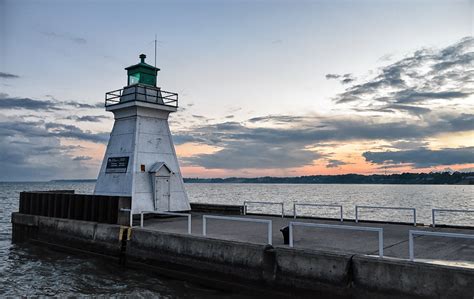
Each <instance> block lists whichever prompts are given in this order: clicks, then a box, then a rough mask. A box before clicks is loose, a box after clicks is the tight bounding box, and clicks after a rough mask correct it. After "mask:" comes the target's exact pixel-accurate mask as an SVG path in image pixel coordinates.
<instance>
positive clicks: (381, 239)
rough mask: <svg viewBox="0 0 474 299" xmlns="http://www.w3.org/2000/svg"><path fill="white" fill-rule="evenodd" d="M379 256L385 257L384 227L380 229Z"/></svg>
mask: <svg viewBox="0 0 474 299" xmlns="http://www.w3.org/2000/svg"><path fill="white" fill-rule="evenodd" d="M379 256H380V257H381V258H382V257H383V229H382V228H381V229H380V230H379Z"/></svg>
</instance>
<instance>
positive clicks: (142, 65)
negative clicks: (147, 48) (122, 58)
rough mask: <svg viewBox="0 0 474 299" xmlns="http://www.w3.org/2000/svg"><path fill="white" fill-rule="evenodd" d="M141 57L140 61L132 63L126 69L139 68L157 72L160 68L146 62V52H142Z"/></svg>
mask: <svg viewBox="0 0 474 299" xmlns="http://www.w3.org/2000/svg"><path fill="white" fill-rule="evenodd" d="M139 57H140V63H137V64H134V65H131V66H129V67H126V68H125V69H126V70H127V71H130V70H139V69H145V70H151V71H152V72H154V74H156V72H157V71H159V70H160V69H159V68H157V67H154V66H152V65H149V64H148V63H146V62H145V58H146V55H145V54H140V56H139Z"/></svg>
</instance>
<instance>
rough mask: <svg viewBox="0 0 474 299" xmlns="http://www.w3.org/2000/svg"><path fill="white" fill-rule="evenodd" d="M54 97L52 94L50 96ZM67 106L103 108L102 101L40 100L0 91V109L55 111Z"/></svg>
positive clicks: (64, 108)
mask: <svg viewBox="0 0 474 299" xmlns="http://www.w3.org/2000/svg"><path fill="white" fill-rule="evenodd" d="M48 97H50V98H52V99H54V98H53V97H52V96H48ZM67 107H73V108H80V109H97V108H102V107H103V104H102V103H97V104H86V103H81V102H78V101H58V100H55V99H54V100H38V99H31V98H27V97H12V96H9V95H8V94H6V93H0V109H11V110H17V109H23V110H34V111H39V110H41V111H53V110H66V108H67Z"/></svg>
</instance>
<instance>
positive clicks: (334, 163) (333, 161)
mask: <svg viewBox="0 0 474 299" xmlns="http://www.w3.org/2000/svg"><path fill="white" fill-rule="evenodd" d="M347 164H350V163H347V162H344V161H341V160H336V159H329V160H328V164H326V168H337V167H339V166H343V165H347Z"/></svg>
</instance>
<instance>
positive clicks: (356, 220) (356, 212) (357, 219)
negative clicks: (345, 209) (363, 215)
mask: <svg viewBox="0 0 474 299" xmlns="http://www.w3.org/2000/svg"><path fill="white" fill-rule="evenodd" d="M357 209H358V206H355V214H356V215H355V216H356V219H355V222H356V223H357V222H359V214H358V211H357Z"/></svg>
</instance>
